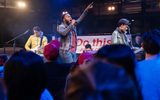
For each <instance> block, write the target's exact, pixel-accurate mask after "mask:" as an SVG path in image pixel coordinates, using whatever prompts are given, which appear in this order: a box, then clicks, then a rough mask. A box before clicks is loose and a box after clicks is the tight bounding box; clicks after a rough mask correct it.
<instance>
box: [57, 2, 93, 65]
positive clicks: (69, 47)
mask: <svg viewBox="0 0 160 100" xmlns="http://www.w3.org/2000/svg"><path fill="white" fill-rule="evenodd" d="M92 8H93V2H92V3H91V4H89V5H88V6H87V8H86V9H85V10H84V12H83V13H82V15H81V16H80V17H79V18H78V19H77V20H75V19H72V17H71V15H70V14H69V13H68V12H62V21H63V22H62V23H61V24H60V25H59V26H58V27H57V31H58V33H59V34H60V37H61V38H60V42H61V46H60V50H59V54H60V57H61V59H62V60H63V61H64V63H72V62H76V60H77V56H76V49H77V30H76V26H77V24H79V23H80V22H81V21H82V20H83V18H84V17H85V16H86V15H87V13H88V11H89V10H90V9H92Z"/></svg>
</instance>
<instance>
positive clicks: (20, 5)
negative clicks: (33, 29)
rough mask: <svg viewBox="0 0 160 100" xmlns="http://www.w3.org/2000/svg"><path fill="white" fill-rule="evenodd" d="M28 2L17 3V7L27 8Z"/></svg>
mask: <svg viewBox="0 0 160 100" xmlns="http://www.w3.org/2000/svg"><path fill="white" fill-rule="evenodd" d="M26 6H27V5H26V2H24V1H17V7H18V8H26Z"/></svg>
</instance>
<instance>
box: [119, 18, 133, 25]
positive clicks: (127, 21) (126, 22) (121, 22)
mask: <svg viewBox="0 0 160 100" xmlns="http://www.w3.org/2000/svg"><path fill="white" fill-rule="evenodd" d="M122 24H124V25H130V24H131V23H130V22H129V20H128V19H126V18H121V19H120V20H119V21H118V26H119V25H122Z"/></svg>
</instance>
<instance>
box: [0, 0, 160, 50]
mask: <svg viewBox="0 0 160 100" xmlns="http://www.w3.org/2000/svg"><path fill="white" fill-rule="evenodd" d="M4 1H5V0H0V4H1V5H2V6H1V7H0V44H1V45H0V46H1V47H2V46H3V44H4V43H5V42H6V41H8V40H10V39H12V38H13V37H15V36H17V35H18V34H21V33H23V32H25V31H26V30H27V29H30V32H29V33H28V34H26V35H25V36H23V37H21V38H19V39H18V40H17V41H16V43H17V46H20V47H23V46H24V44H25V42H26V41H27V39H28V37H29V36H30V35H31V34H32V28H33V26H37V25H38V26H40V27H41V29H42V31H43V32H44V33H45V35H46V36H47V37H48V39H49V40H50V39H51V36H52V35H55V34H57V32H56V26H57V25H58V24H60V22H61V12H62V11H64V10H67V11H68V12H69V13H70V14H71V15H72V16H73V18H75V19H76V18H78V17H79V16H80V14H81V13H82V12H83V10H84V9H85V7H86V6H87V5H88V4H89V3H91V2H92V1H94V9H92V10H91V11H90V12H89V14H88V16H87V17H86V18H85V19H84V20H83V22H82V23H80V24H79V25H78V35H103V34H107V33H112V32H113V30H114V29H115V28H116V24H117V21H118V20H119V19H120V18H122V17H124V18H127V19H129V20H130V21H131V23H132V24H131V33H132V34H139V33H143V32H146V31H150V30H152V29H155V28H159V27H160V0H24V1H26V2H27V8H26V9H18V8H16V7H15V4H14V3H15V2H16V1H17V0H10V1H9V0H8V2H9V3H8V4H5V3H4ZM110 5H114V6H115V7H116V10H115V11H113V12H109V11H108V10H107V7H108V6H110ZM12 7H15V8H12ZM10 44H12V42H11V43H10Z"/></svg>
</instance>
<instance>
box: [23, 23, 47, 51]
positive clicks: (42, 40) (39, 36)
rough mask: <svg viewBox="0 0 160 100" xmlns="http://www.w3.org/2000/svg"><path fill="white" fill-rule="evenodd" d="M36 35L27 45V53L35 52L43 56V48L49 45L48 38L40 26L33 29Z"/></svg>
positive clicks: (30, 38)
mask: <svg viewBox="0 0 160 100" xmlns="http://www.w3.org/2000/svg"><path fill="white" fill-rule="evenodd" d="M33 32H34V34H33V35H31V36H30V37H29V39H28V40H27V42H26V44H25V49H26V50H27V51H33V52H35V53H36V54H43V48H44V46H45V45H47V41H48V40H47V37H45V36H43V32H42V31H41V29H40V28H39V26H35V27H33Z"/></svg>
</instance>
